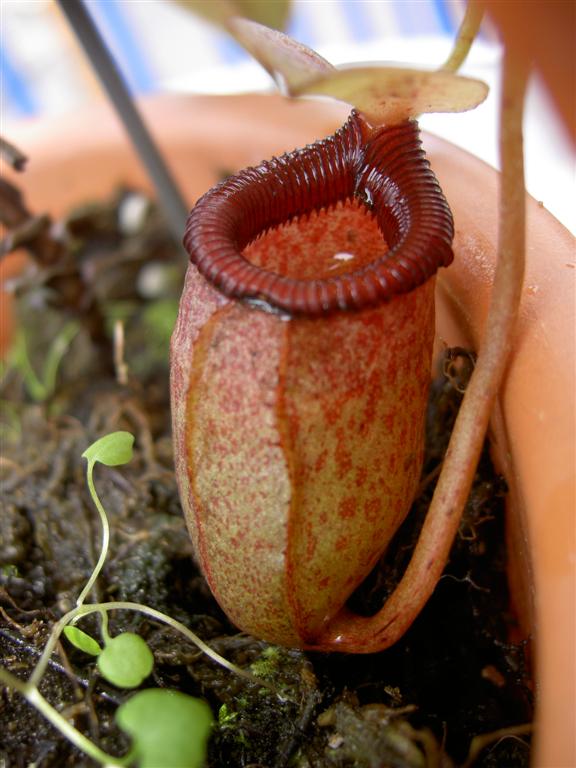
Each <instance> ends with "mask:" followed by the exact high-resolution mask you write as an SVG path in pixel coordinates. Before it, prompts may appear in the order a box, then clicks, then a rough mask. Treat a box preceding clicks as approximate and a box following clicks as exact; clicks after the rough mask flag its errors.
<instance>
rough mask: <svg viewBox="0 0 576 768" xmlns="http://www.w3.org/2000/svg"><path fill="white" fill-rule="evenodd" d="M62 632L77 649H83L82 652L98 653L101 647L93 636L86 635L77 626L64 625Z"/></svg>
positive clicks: (95, 654)
mask: <svg viewBox="0 0 576 768" xmlns="http://www.w3.org/2000/svg"><path fill="white" fill-rule="evenodd" d="M64 634H65V635H66V639H67V640H68V642H69V643H72V645H73V646H74V647H75V648H78V650H80V651H84V653H89V654H90V656H99V655H100V653H101V651H102V648H100V646H99V645H98V643H97V642H96V640H94V638H93V637H90V635H87V634H86V632H83V631H82V630H81V629H78V627H71V626H67V627H64Z"/></svg>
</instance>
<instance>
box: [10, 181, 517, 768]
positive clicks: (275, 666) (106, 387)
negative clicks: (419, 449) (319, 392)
mask: <svg viewBox="0 0 576 768" xmlns="http://www.w3.org/2000/svg"><path fill="white" fill-rule="evenodd" d="M130 206H131V207H130ZM138 206H140V207H141V208H142V211H141V213H140V215H139V216H138V215H135V216H134V211H137V210H138ZM119 212H120V213H119ZM129 213H130V214H131V215H132V218H130V216H129ZM119 222H123V224H119ZM35 238H36V239H35V240H34V241H29V242H28V246H29V247H30V248H31V250H32V251H33V254H34V258H35V262H36V264H35V267H34V269H33V270H32V273H31V274H30V275H29V276H28V277H26V278H25V279H23V280H22V281H21V285H20V286H19V287H18V293H19V297H20V298H19V307H20V317H21V323H22V328H23V336H22V338H21V339H20V342H19V344H18V345H17V351H16V353H15V354H13V355H12V357H11V362H10V364H9V365H7V366H6V367H5V369H4V370H3V378H2V382H1V391H0V397H1V398H2V420H1V423H0V429H1V439H2V457H1V463H0V481H1V498H2V514H1V517H0V612H1V613H0V650H1V657H2V665H3V666H4V667H5V668H7V669H9V670H10V671H11V672H12V673H13V674H15V675H17V676H19V677H21V678H26V677H27V676H28V675H29V674H30V672H31V670H32V669H33V666H34V664H35V662H36V660H37V658H38V656H39V653H40V652H41V650H42V647H43V645H44V643H45V641H46V638H47V636H48V634H49V631H50V628H51V625H52V624H53V622H54V621H55V620H56V619H58V618H59V617H60V616H61V615H62V614H63V612H65V611H66V610H68V609H70V608H71V607H72V606H73V605H74V601H75V599H76V597H77V595H78V593H79V592H80V590H81V589H82V587H83V585H84V584H85V582H86V580H87V578H88V576H89V574H90V572H91V570H92V568H93V566H94V563H95V561H96V559H97V557H98V552H99V542H100V537H101V533H100V528H99V522H98V518H97V515H96V513H95V510H94V508H93V505H92V502H91V500H90V497H89V494H88V491H87V488H86V483H85V475H84V473H85V462H84V460H83V459H82V458H81V454H82V452H83V451H84V450H85V448H86V447H87V446H88V445H89V444H90V443H92V442H93V441H94V440H96V439H97V438H99V437H101V436H102V435H104V434H107V433H109V432H112V431H115V430H119V429H126V430H128V431H130V432H132V433H133V434H135V436H136V449H135V455H134V458H133V460H132V462H131V463H130V464H129V465H127V466H125V467H120V468H117V469H113V468H104V467H98V468H97V470H96V474H95V481H96V485H97V488H98V490H99V494H100V496H101V498H102V500H103V502H104V504H105V507H106V509H107V511H108V514H109V518H110V525H111V530H112V542H111V550H110V554H109V557H108V560H107V563H106V566H105V568H104V571H103V573H102V574H101V576H100V578H99V580H98V583H97V586H98V597H99V599H101V600H111V599H114V600H133V601H137V602H141V603H145V604H147V605H149V606H151V607H154V608H157V609H159V610H161V611H164V612H166V613H168V614H170V615H172V616H173V617H174V618H176V619H178V620H180V621H181V622H183V623H184V624H186V625H187V626H188V627H190V628H191V629H192V630H193V631H195V632H197V633H198V634H199V635H200V636H201V637H202V638H203V639H205V640H206V641H208V642H210V644H211V645H212V646H213V647H214V648H215V649H216V650H217V651H218V652H220V653H221V654H222V655H224V656H226V657H227V658H229V659H230V660H231V661H233V662H235V663H236V664H238V665H240V666H242V667H245V668H251V669H252V671H253V672H254V673H255V674H257V675H259V676H261V677H263V678H267V679H268V680H270V681H271V682H272V683H273V684H274V685H275V686H276V687H277V689H279V690H281V691H282V692H283V696H282V698H281V699H280V698H278V697H277V696H275V695H273V694H271V693H268V692H266V691H265V690H264V689H263V688H262V687H260V686H254V685H252V684H250V683H248V682H246V681H245V680H243V679H241V678H239V677H237V676H235V675H233V674H231V673H230V672H228V671H227V670H225V669H222V668H221V667H219V666H218V665H216V664H215V663H214V662H212V661H210V660H209V659H207V658H206V657H204V656H203V655H202V654H201V653H200V652H199V651H197V650H196V648H195V647H193V646H191V645H189V644H188V643H187V642H185V641H184V640H183V639H182V638H181V637H180V636H178V635H176V634H175V633H174V632H173V631H172V630H169V629H167V628H166V627H165V626H163V625H160V624H157V623H155V622H153V621H151V620H149V619H147V618H145V617H144V616H141V615H139V614H134V613H127V612H126V613H123V612H116V613H112V614H111V615H110V631H111V634H113V635H114V634H116V633H118V632H119V631H121V630H124V629H130V630H132V631H137V632H139V633H141V634H142V635H143V636H144V637H145V639H146V640H147V642H148V643H149V645H150V646H151V648H152V649H153V651H154V655H155V660H156V665H155V668H154V672H153V675H152V677H151V678H150V679H149V681H147V682H146V685H148V686H150V685H155V686H161V687H167V688H176V689H179V690H181V691H184V692H186V693H189V694H192V695H194V696H200V697H203V698H205V699H206V700H207V701H208V702H209V704H210V706H211V707H212V710H213V713H214V718H215V720H216V722H217V724H216V726H215V728H214V731H213V735H212V738H211V741H210V748H209V760H208V765H209V766H210V768H226V767H227V766H231V767H234V768H235V767H236V766H252V768H256V767H257V766H260V767H263V766H265V767H266V768H282V767H283V766H298V768H329V767H330V768H339V767H341V768H344V767H348V766H357V767H358V768H364V767H365V766H366V767H367V768H385V767H386V766H388V767H390V768H420V767H421V766H438V767H440V766H445V767H446V766H454V765H460V766H461V765H464V764H466V765H470V764H471V763H470V762H466V761H467V756H468V753H469V749H470V745H471V741H472V739H473V738H474V737H476V736H479V735H483V734H488V733H491V732H494V731H497V730H500V729H509V734H508V735H504V736H500V738H498V739H494V741H492V742H491V743H489V744H488V746H487V747H486V748H485V749H484V750H482V751H481V752H480V753H479V755H478V757H477V758H476V759H475V761H474V763H473V764H474V765H475V766H478V767H480V766H481V767H483V768H489V766H500V767H502V766H505V767H506V768H514V767H515V766H527V765H528V764H529V744H528V740H527V737H526V736H519V735H516V734H515V730H514V727H515V726H518V725H521V724H525V723H527V722H529V721H530V719H531V715H532V696H531V678H530V670H529V669H527V663H526V658H527V650H528V649H527V647H525V646H524V645H523V644H522V643H516V644H515V643H513V642H512V638H517V633H516V626H515V619H514V616H513V615H512V613H511V610H510V606H509V596H508V591H507V582H506V550H505V535H504V527H505V526H504V496H505V493H506V489H505V486H504V483H503V481H502V480H501V479H500V478H499V477H498V476H496V475H495V473H494V470H493V468H492V466H491V464H490V460H489V456H488V452H487V451H486V452H485V453H484V456H483V458H482V462H481V466H480V468H479V471H478V474H477V477H476V482H475V486H474V490H473V493H472V495H471V498H470V500H469V503H468V506H467V509H466V514H465V517H464V519H463V522H462V525H461V527H460V532H459V535H458V537H457V540H456V542H455V545H454V548H453V551H452V555H451V558H450V563H449V565H448V568H447V569H446V572H445V574H444V576H443V577H442V579H441V580H440V583H439V584H438V587H437V589H436V591H435V593H434V595H433V597H432V598H431V600H430V601H429V603H428V605H427V606H426V608H425V609H424V611H423V612H422V614H421V616H420V617H419V618H418V619H417V621H416V622H415V623H414V625H413V626H412V628H411V629H410V630H409V632H408V633H407V634H406V635H405V637H404V638H403V639H402V640H401V642H399V643H398V644H397V645H396V646H394V647H393V648H391V649H389V650H387V651H384V652H382V653H378V654H371V655H358V656H354V655H338V654H334V655H329V654H308V653H303V652H301V651H298V650H290V649H282V648H277V647H274V646H270V645H268V644H266V643H264V642H261V641H258V640H255V639H254V638H251V637H248V636H246V635H243V634H240V633H238V631H237V630H236V629H235V628H234V627H233V626H231V625H230V624H229V622H228V621H227V619H226V617H225V616H224V615H223V614H222V612H221V611H220V609H219V607H218V606H217V604H216V603H215V602H214V600H213V599H212V597H211V595H210V593H209V590H208V588H207V586H206V584H205V582H204V580H203V578H202V576H201V575H200V573H199V572H198V570H197V569H196V567H195V565H194V561H193V557H192V552H191V546H190V541H189V539H188V536H187V533H186V529H185V526H184V522H183V518H182V514H181V510H180V505H179V500H178V495H177V490H176V483H175V478H174V473H173V469H172V448H171V441H170V410H169V400H168V361H167V349H168V338H169V333H170V329H171V326H172V323H173V320H174V317H175V311H176V306H177V298H178V293H179V290H180V286H181V281H182V275H183V270H184V258H183V255H182V253H181V252H180V251H179V249H178V248H177V247H175V246H172V244H171V243H170V240H169V237H168V235H167V233H166V232H165V230H164V229H163V227H162V225H161V222H160V221H159V218H158V216H157V213H156V212H155V210H154V209H153V208H152V207H151V206H150V205H149V204H147V203H146V201H143V200H142V199H141V198H139V197H138V196H135V195H133V194H128V193H126V192H122V193H119V194H118V196H117V197H116V198H115V199H114V200H113V201H112V202H111V203H109V204H106V205H97V206H89V207H88V208H85V209H84V210H83V211H78V212H75V213H74V214H72V215H71V217H70V220H69V221H68V223H67V225H66V227H64V228H61V230H60V235H59V239H57V241H56V244H55V243H54V238H53V235H52V234H50V235H49V236H47V235H46V232H44V234H43V235H42V237H41V238H39V237H38V233H36V234H35ZM47 239H48V240H49V241H50V246H49V247H47V246H46V242H47ZM71 323H74V325H72V326H71V325H70V324H71ZM119 323H121V324H122V327H123V328H124V332H125V339H124V342H123V343H122V341H121V337H120V336H119V335H118V328H119V327H120V325H119ZM114 326H116V336H115V339H116V340H115V341H114V340H113V339H114V334H113V332H112V329H113V328H114ZM70 328H72V331H71V333H74V336H73V338H72V340H71V341H70V342H63V346H64V347H65V351H64V354H63V356H62V360H61V362H60V364H59V365H58V366H57V377H56V382H55V384H52V382H51V377H50V374H49V371H48V372H47V373H46V375H45V376H44V380H43V381H42V375H40V377H39V378H40V379H41V381H40V384H41V386H40V388H38V386H37V385H36V386H35V384H34V381H33V377H32V376H31V374H30V371H29V368H28V364H27V360H29V361H30V363H31V364H32V366H33V369H34V370H35V371H36V372H39V371H42V368H43V365H44V364H45V361H46V359H47V357H49V356H50V354H51V353H50V352H49V350H50V348H51V346H52V345H53V344H54V341H55V340H56V342H57V343H58V340H59V339H60V340H62V339H65V338H66V335H67V333H68V331H69V330H70ZM63 329H64V330H63ZM67 329H68V330H67ZM22 339H24V340H25V347H24V344H23V342H22ZM24 350H25V351H24ZM115 356H116V364H114V361H115ZM449 357H450V360H449V363H448V365H446V366H445V367H446V369H447V370H446V372H445V373H447V374H448V375H445V373H442V372H439V377H438V379H437V381H436V382H435V384H434V386H433V388H432V391H431V395H430V408H429V418H428V446H427V458H426V463H425V467H424V473H423V478H424V480H423V485H422V493H421V495H420V498H419V499H418V500H417V502H416V503H415V505H414V508H413V510H412V513H411V515H410V518H409V520H408V521H407V522H406V524H405V525H404V527H403V529H402V531H401V532H400V533H399V535H398V537H397V541H395V543H394V544H393V546H392V547H391V549H390V551H389V553H388V554H387V556H386V560H385V561H383V562H382V563H381V564H380V565H379V566H378V567H377V568H376V570H375V572H374V573H373V574H372V576H371V577H370V578H369V579H368V580H367V582H366V583H365V584H364V585H363V587H362V588H361V589H360V590H359V591H358V593H357V594H356V595H354V597H353V598H352V602H353V603H354V607H355V609H356V610H359V611H364V612H366V613H369V612H371V611H374V610H377V609H378V607H379V606H380V605H381V604H382V601H383V600H384V599H385V596H386V594H387V592H388V591H389V590H390V589H391V587H392V586H393V584H394V583H395V581H396V579H397V578H398V575H399V574H400V573H401V572H402V569H403V567H404V565H405V562H406V560H407V557H408V556H409V553H410V548H411V544H412V542H413V541H414V538H415V536H416V535H417V531H418V526H419V524H420V521H421V519H422V516H423V515H424V514H425V511H426V509H427V505H428V503H429V500H430V497H431V494H432V491H433V486H434V480H435V477H436V475H437V471H438V467H439V464H440V462H441V460H442V456H443V453H444V451H445V448H446V442H447V435H448V434H449V431H450V428H451V425H452V422H453V419H454V416H455V413H456V412H457V409H458V405H459V402H460V399H461V396H462V395H461V390H462V388H463V387H465V383H466V378H467V376H468V374H469V370H470V368H471V366H472V365H473V361H472V359H471V357H470V356H469V355H468V354H467V353H465V352H464V351H459V350H456V351H453V352H451V353H450V355H449ZM91 626H93V628H94V630H95V633H96V634H97V629H96V625H95V624H94V625H91V622H90V620H89V619H88V620H86V621H83V622H82V627H83V628H84V629H85V630H86V631H89V630H90V628H91ZM41 691H42V693H43V694H44V696H45V697H46V698H47V699H48V700H49V701H50V702H51V703H52V704H53V705H55V706H57V707H58V708H59V709H60V710H61V711H63V712H65V713H67V714H68V716H69V718H70V720H71V721H72V722H73V723H74V724H75V725H76V727H77V728H79V729H80V730H82V731H83V732H85V733H86V734H88V735H89V736H90V737H91V738H92V739H93V740H94V741H95V742H96V743H97V744H98V745H100V746H101V747H102V748H103V749H105V750H106V751H109V752H111V753H114V754H122V753H123V752H124V751H125V750H126V748H127V746H128V745H127V742H126V741H125V738H124V737H123V736H122V734H121V733H120V732H119V731H118V729H117V728H116V726H115V724H114V711H115V709H116V707H117V705H118V704H119V703H121V702H122V701H123V700H124V699H125V698H126V696H127V695H130V694H126V693H125V692H123V691H120V690H118V689H115V688H114V687H113V686H111V685H108V684H106V683H105V682H104V681H103V680H102V679H101V678H100V677H99V676H98V674H97V672H96V668H95V664H94V661H93V660H92V659H91V658H90V657H88V656H86V655H85V654H82V653H81V652H79V651H76V650H74V649H73V648H72V647H71V646H69V645H68V644H66V646H65V647H64V644H62V645H61V646H60V647H59V648H58V653H57V654H56V655H55V656H54V657H53V660H52V663H51V665H50V667H49V669H48V671H47V673H46V675H45V677H44V680H43V682H42V685H41ZM0 722H1V726H2V727H1V728H0V766H6V768H13V767H14V768H16V767H17V766H18V767H19V766H27V765H30V764H31V763H34V764H35V765H36V766H38V767H39V768H56V767H57V768H61V767H62V766H89V765H93V763H92V762H91V761H90V760H88V759H87V758H86V757H85V756H83V755H82V754H81V753H79V752H78V751H76V750H75V749H74V748H73V747H71V745H70V744H69V743H68V742H67V741H66V740H65V739H64V738H63V737H61V736H60V734H59V733H58V732H57V731H55V730H54V729H53V728H52V726H50V725H49V724H47V723H46V722H45V721H44V720H43V718H42V717H41V716H40V715H38V714H37V713H36V711H35V710H34V709H33V708H32V707H30V706H29V705H28V704H27V703H26V702H25V701H24V700H23V699H22V698H21V697H20V696H19V695H18V694H16V693H14V692H12V691H8V690H6V689H5V690H4V691H3V692H2V693H1V698H0ZM159 768H170V766H159Z"/></svg>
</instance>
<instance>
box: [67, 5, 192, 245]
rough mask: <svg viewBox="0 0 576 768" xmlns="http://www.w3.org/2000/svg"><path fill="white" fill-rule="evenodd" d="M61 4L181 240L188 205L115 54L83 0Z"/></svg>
mask: <svg viewBox="0 0 576 768" xmlns="http://www.w3.org/2000/svg"><path fill="white" fill-rule="evenodd" d="M58 4H59V5H60V8H61V9H62V11H63V13H64V14H65V16H66V18H67V19H68V21H69V23H70V26H71V27H72V29H73V30H74V32H75V34H76V36H77V37H78V39H79V41H80V43H81V44H82V47H83V48H84V51H85V52H86V55H87V56H88V58H89V59H90V61H91V63H92V66H93V67H94V70H95V71H96V73H97V75H98V77H99V79H100V81H101V83H102V85H103V86H104V89H105V90H106V92H107V94H108V97H109V99H110V101H111V102H112V104H113V105H114V107H115V109H116V112H117V113H118V115H119V117H120V119H121V120H122V123H123V125H124V127H125V129H126V131H127V133H128V135H129V137H130V139H131V141H132V143H133V144H134V147H135V148H136V151H137V153H138V156H139V157H140V160H141V161H142V163H143V165H144V166H145V168H146V170H147V171H148V175H149V176H150V179H151V180H152V183H153V185H154V187H155V189H156V195H157V197H158V202H159V204H160V206H161V207H162V209H163V210H164V214H165V216H166V219H167V223H168V226H169V227H170V231H171V232H172V235H173V236H174V238H175V240H176V241H177V242H178V243H180V242H181V241H182V234H183V232H184V224H185V222H186V216H187V215H188V206H187V205H186V203H185V202H184V199H183V197H182V195H181V193H180V190H179V189H178V187H177V185H176V182H175V181H174V178H173V177H172V174H171V173H170V171H169V170H168V168H167V166H166V163H165V162H164V160H163V158H162V156H161V154H160V152H159V150H158V147H157V146H156V144H155V142H154V140H153V139H152V137H151V135H150V133H149V131H148V129H147V128H146V125H145V124H144V121H143V120H142V117H141V115H140V113H139V112H138V110H137V108H136V106H135V104H134V102H133V100H132V97H131V95H130V92H129V90H128V88H127V86H126V84H125V82H124V80H123V78H122V75H121V73H120V71H119V69H118V67H117V65H116V62H115V61H114V59H113V57H112V55H111V54H110V52H109V51H108V49H107V48H106V45H105V43H104V41H103V40H102V37H101V35H100V33H99V32H98V29H97V27H96V25H95V24H94V22H93V21H92V18H91V16H90V14H89V12H88V11H87V10H86V7H85V6H84V3H83V2H82V0H58Z"/></svg>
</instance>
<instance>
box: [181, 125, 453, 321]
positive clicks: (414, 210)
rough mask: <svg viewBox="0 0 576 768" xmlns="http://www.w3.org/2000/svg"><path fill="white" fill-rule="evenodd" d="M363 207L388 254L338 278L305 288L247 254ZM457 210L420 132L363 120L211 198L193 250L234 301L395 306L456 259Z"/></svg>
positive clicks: (316, 311)
mask: <svg viewBox="0 0 576 768" xmlns="http://www.w3.org/2000/svg"><path fill="white" fill-rule="evenodd" d="M352 200H356V201H359V202H360V203H361V204H362V205H364V206H365V207H366V209H367V210H368V211H370V212H371V213H372V214H373V215H374V216H375V218H376V221H377V224H378V227H379V228H380V231H381V233H382V236H383V239H384V241H385V243H386V245H387V248H383V249H382V252H381V253H379V254H376V255H375V258H374V260H373V261H372V262H370V263H368V264H362V265H361V266H359V267H356V268H352V269H351V270H350V271H349V272H344V273H340V274H338V275H337V276H333V277H326V276H325V277H320V278H307V279H301V278H298V277H294V276H288V275H285V274H279V273H277V272H274V271H271V270H268V269H266V268H264V267H262V266H259V265H256V264H253V263H251V262H250V261H249V260H248V259H247V258H246V255H245V254H244V249H245V248H246V247H247V246H248V245H249V244H250V243H251V242H252V241H254V240H255V239H256V238H258V237H259V236H261V235H262V234H263V233H265V232H266V231H267V230H269V229H271V228H275V227H278V226H280V225H282V224H285V223H288V222H290V221H292V220H294V219H298V218H299V217H302V216H305V215H306V214H310V213H311V212H313V211H321V210H328V209H330V208H332V207H333V206H335V205H336V204H338V203H344V202H346V201H352ZM453 234H454V227H453V221H452V215H451V212H450V209H449V207H448V204H447V202H446V200H445V198H444V196H443V194H442V191H441V189H440V187H439V184H438V182H437V180H436V177H435V176H434V174H433V172H432V171H431V170H430V167H429V164H428V161H427V160H426V158H425V155H424V151H423V150H422V148H421V143H420V138H419V129H418V124H417V123H416V122H415V121H408V122H405V123H402V124H400V125H396V126H392V127H389V128H386V127H384V128H377V129H371V128H370V127H369V126H368V125H367V124H366V122H365V121H364V120H363V119H362V117H361V116H360V115H358V114H357V113H355V112H353V113H352V114H351V116H350V118H349V119H348V121H347V122H346V124H345V125H344V126H343V127H342V128H341V129H340V130H339V131H337V132H336V133H335V134H334V135H333V136H331V137H330V138H328V139H324V140H322V141H318V142H316V143H314V144H312V145H310V146H308V147H306V148H304V149H300V150H296V151H294V152H291V153H288V154H286V155H283V156H282V157H279V158H274V159H273V160H270V161H267V162H264V163H262V164H261V165H259V166H257V167H256V168H248V169H247V170H245V171H242V172H241V173H239V174H238V175H236V176H233V177H231V178H230V179H228V180H226V181H224V182H222V183H221V184H220V185H218V186H217V187H215V188H214V189H212V190H210V191H209V192H208V193H206V194H205V195H204V196H203V197H202V198H201V199H200V200H199V202H198V203H197V205H196V207H195V208H194V209H193V211H192V212H191V214H190V216H189V218H188V222H187V227H186V234H185V237H184V245H185V247H186V249H187V250H188V252H189V254H190V258H191V260H192V262H193V263H194V264H195V265H196V266H197V268H198V270H199V271H200V273H201V274H202V275H203V276H204V277H205V278H206V279H207V280H208V281H209V282H210V283H211V284H212V285H214V286H215V287H216V288H217V289H218V290H219V291H221V292H222V293H223V294H225V295H226V296H228V297H230V298H236V299H244V300H248V301H250V300H251V301H259V302H264V303H265V304H266V305H268V306H269V307H271V308H275V309H277V310H281V311H284V312H288V313H290V314H304V315H310V316H317V315H321V314H325V313H330V312H333V311H337V310H341V311H342V310H358V309H364V308H367V307H370V306H377V305H378V304H380V303H382V302H384V301H388V300H389V299H391V298H392V297H393V296H396V295H398V294H401V293H406V292H408V291H411V290H412V289H413V288H415V287H416V286H418V285H421V284H422V283H424V282H425V281H426V280H427V279H428V278H429V277H431V276H432V275H433V274H435V272H436V271H437V269H438V268H439V267H441V266H447V265H448V264H449V263H450V262H451V261H452V258H453V255H452V248H451V243H452V238H453Z"/></svg>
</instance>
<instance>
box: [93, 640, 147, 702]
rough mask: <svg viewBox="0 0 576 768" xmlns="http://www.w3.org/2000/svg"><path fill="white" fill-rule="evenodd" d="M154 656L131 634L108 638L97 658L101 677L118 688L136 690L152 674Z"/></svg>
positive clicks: (144, 643)
mask: <svg viewBox="0 0 576 768" xmlns="http://www.w3.org/2000/svg"><path fill="white" fill-rule="evenodd" d="M153 666H154V656H153V655H152V651H151V650H150V648H148V646H147V645H146V642H145V641H144V640H143V639H142V638H141V637H140V635H135V634H134V633H133V632H124V633H123V634H122V635H117V636H116V637H112V638H110V639H109V640H108V641H107V642H106V645H105V646H104V650H103V651H102V653H101V654H100V656H98V669H99V670H100V674H101V675H102V677H104V678H106V680H108V682H109V683H112V684H113V685H116V686H118V688H136V687H137V686H139V685H140V683H142V682H143V681H144V680H145V679H146V678H147V677H148V675H149V674H150V672H152V667H153Z"/></svg>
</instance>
